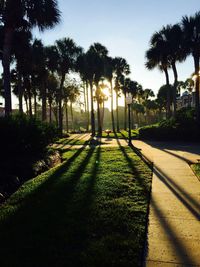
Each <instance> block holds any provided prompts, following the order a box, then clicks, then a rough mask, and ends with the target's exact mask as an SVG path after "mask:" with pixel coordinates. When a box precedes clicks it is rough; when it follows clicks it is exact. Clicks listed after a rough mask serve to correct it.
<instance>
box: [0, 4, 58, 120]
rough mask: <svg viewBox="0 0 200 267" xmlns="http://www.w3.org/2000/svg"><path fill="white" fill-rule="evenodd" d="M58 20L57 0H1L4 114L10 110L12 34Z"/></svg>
mask: <svg viewBox="0 0 200 267" xmlns="http://www.w3.org/2000/svg"><path fill="white" fill-rule="evenodd" d="M59 20H60V13H59V10H58V4H57V0H43V1H35V0H24V1H21V0H15V1H13V0H7V1H1V8H0V23H1V24H2V25H3V27H4V44H3V59H2V63H3V78H4V91H5V114H6V116H8V115H9V114H10V113H11V110H12V103H11V87H10V61H11V49H12V44H13V42H12V41H13V36H14V33H15V32H16V31H20V30H21V29H22V28H27V27H28V28H29V29H32V28H33V27H35V26H37V27H38V28H39V29H40V30H45V29H46V28H52V27H53V26H54V25H56V24H57V23H58V22H59Z"/></svg>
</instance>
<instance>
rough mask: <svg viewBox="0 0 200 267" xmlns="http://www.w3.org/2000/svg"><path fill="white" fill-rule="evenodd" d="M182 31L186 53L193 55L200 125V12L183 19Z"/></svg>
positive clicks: (199, 121)
mask: <svg viewBox="0 0 200 267" xmlns="http://www.w3.org/2000/svg"><path fill="white" fill-rule="evenodd" d="M181 24H182V29H183V39H184V47H185V51H186V52H187V53H188V54H191V55H192V56H193V59H194V69H195V76H196V83H195V102H196V104H195V106H196V107H195V108H196V117H197V122H198V123H200V106H199V86H200V79H199V59H200V49H199V47H200V12H197V13H196V14H195V15H194V16H190V17H188V16H185V17H183V18H182V22H181Z"/></svg>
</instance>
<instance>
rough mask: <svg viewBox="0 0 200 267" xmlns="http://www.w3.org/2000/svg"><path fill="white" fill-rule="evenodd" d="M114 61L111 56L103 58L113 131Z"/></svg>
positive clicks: (113, 128)
mask: <svg viewBox="0 0 200 267" xmlns="http://www.w3.org/2000/svg"><path fill="white" fill-rule="evenodd" d="M115 66H116V62H115V59H113V58H111V57H107V58H106V60H105V77H106V78H107V79H108V81H109V83H110V95H111V107H110V108H111V122H112V130H113V132H115V119H114V110H113V79H114V72H115Z"/></svg>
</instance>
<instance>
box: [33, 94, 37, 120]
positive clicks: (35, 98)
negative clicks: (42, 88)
mask: <svg viewBox="0 0 200 267" xmlns="http://www.w3.org/2000/svg"><path fill="white" fill-rule="evenodd" d="M34 114H35V118H36V117H37V95H36V90H35V91H34Z"/></svg>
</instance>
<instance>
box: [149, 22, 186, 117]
mask: <svg viewBox="0 0 200 267" xmlns="http://www.w3.org/2000/svg"><path fill="white" fill-rule="evenodd" d="M159 33H160V36H159V34H157V35H156V36H157V38H156V37H155V36H154V38H152V42H154V43H152V45H154V44H155V43H156V42H161V41H162V42H163V43H165V45H166V47H167V49H168V61H169V64H170V65H171V67H172V71H173V74H174V90H173V108H174V117H175V116H176V97H177V86H178V72H177V68H176V62H177V61H178V62H182V61H184V60H185V59H186V56H187V54H186V53H185V51H184V48H183V32H182V29H181V27H180V25H179V24H175V25H167V26H166V27H163V28H162V29H161V31H160V32H159Z"/></svg>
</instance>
